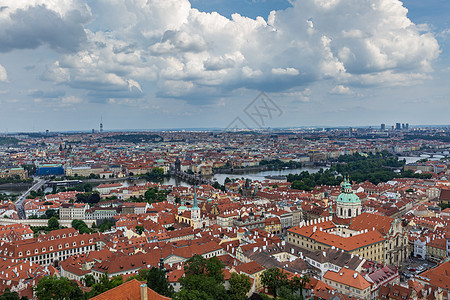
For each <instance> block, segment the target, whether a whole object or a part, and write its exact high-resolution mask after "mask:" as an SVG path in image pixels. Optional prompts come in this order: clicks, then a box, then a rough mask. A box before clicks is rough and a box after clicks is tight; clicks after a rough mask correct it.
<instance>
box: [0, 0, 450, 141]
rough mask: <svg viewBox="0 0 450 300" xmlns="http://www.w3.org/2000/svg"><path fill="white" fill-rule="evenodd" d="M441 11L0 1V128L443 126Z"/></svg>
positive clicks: (404, 5) (412, 6)
mask: <svg viewBox="0 0 450 300" xmlns="http://www.w3.org/2000/svg"><path fill="white" fill-rule="evenodd" d="M449 6H450V4H449V3H448V2H446V1H444V0H434V1H427V3H426V4H425V3H423V2H422V1H417V0H408V1H403V2H401V1H382V0H379V1H375V0H370V1H366V2H364V3H361V2H360V1H349V2H343V1H338V0H334V1H331V0H330V1H326V0H321V1H319V0H316V1H313V0H304V1H300V0H297V1H290V2H288V1H282V0H277V1H222V0H216V1H205V0H192V1H190V2H189V1H187V0H183V1H181V0H180V1H175V0H173V1H156V0H153V1H149V2H148V4H147V5H144V4H142V3H140V2H139V1H116V2H114V3H112V2H110V1H97V2H95V3H91V2H84V1H75V0H73V1H71V0H68V1H64V2H63V3H58V4H52V3H46V1H43V0H35V1H27V3H26V4H23V3H16V2H15V1H6V4H5V5H4V6H3V7H2V8H1V9H0V25H1V27H2V28H3V29H2V30H0V105H1V107H2V108H1V110H0V118H1V121H0V132H2V133H3V132H20V131H24V132H29V131H40V132H43V131H45V130H47V129H48V130H50V131H70V130H84V131H87V130H91V129H92V128H94V129H96V130H98V129H99V124H100V122H101V121H100V120H101V119H102V123H103V124H104V130H105V131H109V130H121V129H149V130H152V129H161V128H167V129H171V128H229V127H230V125H232V124H234V123H233V122H235V121H236V120H237V122H238V123H239V124H240V125H241V126H240V127H249V128H266V127H271V128H286V127H304V126H311V127H330V126H331V127H333V126H336V127H338V126H339V127H345V126H347V127H358V126H370V125H371V126H377V127H378V126H379V125H380V124H381V123H385V124H386V126H387V128H389V126H392V125H395V124H396V123H398V122H401V123H407V122H408V123H409V124H410V126H414V125H418V124H429V125H446V124H448V113H446V111H447V112H448V111H449V110H450V104H449V101H448V99H447V97H448V96H447V95H448V94H449V87H448V86H449V85H448V82H449V81H450V67H449V66H450V64H449V61H450V59H449V58H450V56H449V53H448V49H449V45H450V44H449V41H448V35H449V32H450V31H449V27H448V20H447V16H446V15H445V11H448V9H446V8H450V7H449ZM55 24H56V26H55ZM260 92H264V93H265V95H266V96H267V98H268V99H269V101H270V103H272V105H269V106H266V107H265V108H263V109H262V110H261V109H259V110H258V109H257V108H258V107H260V108H261V104H259V106H258V101H259V100H258V97H259V95H260ZM255 100H256V102H255ZM252 103H256V105H252ZM260 103H261V102H260ZM264 103H265V104H267V103H269V102H267V101H266V102H264ZM270 103H269V104H270ZM255 108H256V110H255ZM270 108H271V109H272V110H270ZM271 113H273V115H271V116H270V118H267V117H266V118H265V119H264V120H263V118H262V117H261V115H262V114H266V115H267V114H271Z"/></svg>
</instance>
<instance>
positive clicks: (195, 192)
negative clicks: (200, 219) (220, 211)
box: [192, 186, 200, 209]
mask: <svg viewBox="0 0 450 300" xmlns="http://www.w3.org/2000/svg"><path fill="white" fill-rule="evenodd" d="M192 208H193V209H200V208H199V207H198V201H197V187H196V186H194V206H193V207H192Z"/></svg>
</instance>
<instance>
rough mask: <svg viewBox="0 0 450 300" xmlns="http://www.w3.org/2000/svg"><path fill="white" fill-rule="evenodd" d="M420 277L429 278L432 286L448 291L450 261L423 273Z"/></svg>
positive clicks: (449, 284)
mask: <svg viewBox="0 0 450 300" xmlns="http://www.w3.org/2000/svg"><path fill="white" fill-rule="evenodd" d="M420 277H425V278H428V279H429V281H428V283H429V284H431V285H435V286H438V287H440V288H443V289H446V290H448V289H449V287H450V261H447V262H445V263H443V264H441V265H439V266H437V267H436V268H434V269H430V270H428V271H425V272H423V273H422V274H420ZM419 279H420V278H419Z"/></svg>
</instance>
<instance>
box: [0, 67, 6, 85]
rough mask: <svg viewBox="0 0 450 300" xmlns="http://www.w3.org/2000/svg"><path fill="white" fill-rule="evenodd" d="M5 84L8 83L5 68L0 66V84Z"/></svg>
mask: <svg viewBox="0 0 450 300" xmlns="http://www.w3.org/2000/svg"><path fill="white" fill-rule="evenodd" d="M1 81H3V82H7V81H8V74H7V73H6V69H5V67H3V66H2V65H0V82H1Z"/></svg>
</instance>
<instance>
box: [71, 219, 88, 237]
mask: <svg viewBox="0 0 450 300" xmlns="http://www.w3.org/2000/svg"><path fill="white" fill-rule="evenodd" d="M72 227H73V228H75V229H76V230H78V232H80V233H81V234H83V233H92V230H91V229H90V228H89V227H88V226H87V224H86V223H85V222H84V221H82V220H77V219H75V220H73V221H72Z"/></svg>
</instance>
